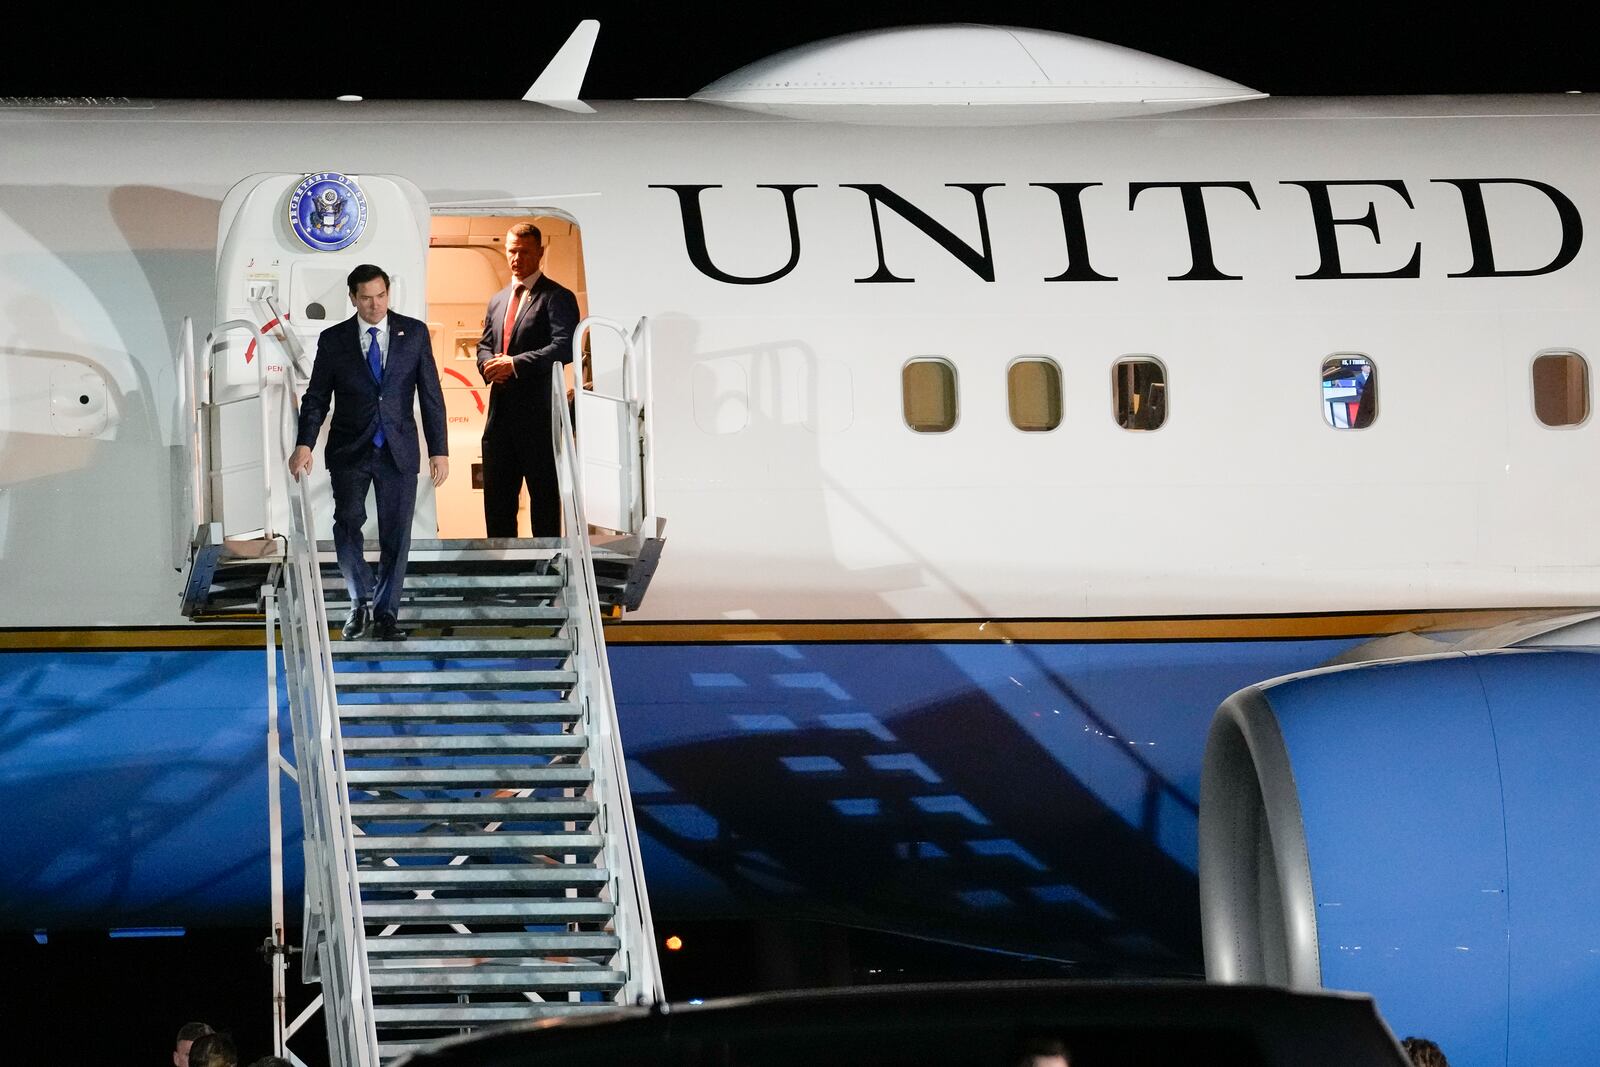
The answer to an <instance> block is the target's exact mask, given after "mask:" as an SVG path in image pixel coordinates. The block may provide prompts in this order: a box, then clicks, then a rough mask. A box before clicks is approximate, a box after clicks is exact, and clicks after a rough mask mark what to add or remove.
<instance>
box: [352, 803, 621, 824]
mask: <svg viewBox="0 0 1600 1067" xmlns="http://www.w3.org/2000/svg"><path fill="white" fill-rule="evenodd" d="M599 813H600V805H598V804H596V803H595V802H594V801H592V800H532V799H527V798H523V797H505V798H500V797H475V798H471V799H468V798H465V797H461V798H456V799H453V800H358V801H356V802H354V803H352V804H351V805H350V816H351V818H353V819H356V820H357V821H359V822H361V823H363V824H365V823H369V822H373V821H375V820H377V821H382V820H391V821H392V820H403V821H405V822H416V821H417V820H418V819H427V820H433V821H441V822H442V821H445V820H449V821H451V822H465V821H471V820H477V821H483V820H486V819H494V820H498V821H501V822H530V821H533V822H548V821H551V820H580V819H592V818H594V817H595V816H596V815H598V814H599Z"/></svg>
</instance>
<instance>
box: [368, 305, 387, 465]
mask: <svg viewBox="0 0 1600 1067" xmlns="http://www.w3.org/2000/svg"><path fill="white" fill-rule="evenodd" d="M367 336H369V337H371V338H372V343H371V344H369V345H367V366H369V367H371V368H372V380H373V381H375V382H377V383H378V385H379V386H380V387H381V386H382V385H383V349H381V348H379V347H378V328H377V327H376V326H368V327H367ZM372 447H373V448H382V447H383V415H382V414H381V409H380V414H379V415H378V432H377V434H375V435H374V436H373V438H372Z"/></svg>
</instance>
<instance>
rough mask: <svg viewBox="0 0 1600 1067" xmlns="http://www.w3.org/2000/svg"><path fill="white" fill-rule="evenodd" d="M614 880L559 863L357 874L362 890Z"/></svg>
mask: <svg viewBox="0 0 1600 1067" xmlns="http://www.w3.org/2000/svg"><path fill="white" fill-rule="evenodd" d="M610 879H611V872H610V871H608V870H606V869H605V868H604V867H596V866H593V865H591V864H577V863H558V864H552V865H550V866H541V867H535V866H531V865H529V864H526V863H516V864H496V865H492V866H490V865H480V866H472V867H469V866H465V865H463V864H455V865H454V866H449V867H418V866H404V867H364V868H362V869H361V870H359V871H358V872H357V874H356V882H357V884H359V885H360V886H361V888H362V889H374V890H380V889H381V890H386V891H387V890H403V889H477V888H484V887H490V886H493V887H512V888H515V887H532V886H539V887H541V888H543V887H546V886H554V887H558V888H591V889H592V888H594V887H596V886H603V885H605V884H606V883H607V882H608V881H610Z"/></svg>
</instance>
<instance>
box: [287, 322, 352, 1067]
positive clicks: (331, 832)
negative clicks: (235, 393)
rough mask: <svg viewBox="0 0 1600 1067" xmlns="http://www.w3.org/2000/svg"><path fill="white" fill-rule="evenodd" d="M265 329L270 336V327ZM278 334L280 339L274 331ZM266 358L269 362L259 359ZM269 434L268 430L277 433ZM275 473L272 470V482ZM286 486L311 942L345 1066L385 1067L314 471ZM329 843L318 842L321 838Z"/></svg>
mask: <svg viewBox="0 0 1600 1067" xmlns="http://www.w3.org/2000/svg"><path fill="white" fill-rule="evenodd" d="M263 336H267V334H266V333H265V331H263ZM274 339H275V340H277V338H274ZM260 363H261V364H263V365H264V364H265V363H266V360H265V359H264V358H263V359H262V360H260ZM258 375H259V378H260V382H261V401H262V406H263V408H264V409H265V408H266V407H267V405H268V396H267V384H266V373H265V370H264V369H262V370H258ZM279 388H280V389H281V391H282V397H281V399H280V401H279V404H278V411H279V416H280V428H281V430H282V437H281V442H282V448H281V451H282V453H283V454H282V455H281V456H278V457H272V456H268V457H267V466H268V467H269V468H270V467H271V466H273V463H274V460H276V462H278V463H282V464H285V465H287V462H288V459H289V455H290V454H291V453H292V451H293V448H294V440H295V436H296V429H297V427H298V423H299V400H298V398H297V397H296V396H295V390H294V383H293V381H292V380H291V378H290V376H288V375H285V377H284V379H283V381H282V383H281V385H280V386H279ZM269 439H270V438H269ZM271 478H272V476H271V474H268V475H267V476H266V485H267V487H268V488H269V490H270V486H271V484H272V481H271ZM285 488H286V489H287V490H288V497H289V508H290V519H289V524H288V526H289V528H288V530H287V531H285V533H284V535H283V536H284V537H285V541H286V550H285V553H284V566H283V574H282V580H283V583H284V587H285V591H286V593H287V595H286V596H285V597H284V598H283V602H284V605H285V612H284V632H283V635H282V636H283V639H284V640H283V646H284V654H285V660H286V663H285V666H286V668H287V670H286V671H285V674H286V676H287V677H286V681H287V682H288V685H289V689H290V710H291V715H292V720H293V724H294V735H295V750H296V764H297V770H298V778H299V783H300V801H301V810H302V813H303V815H304V818H305V822H306V830H305V834H306V843H307V848H306V893H307V911H308V913H310V912H318V913H320V922H318V923H316V924H315V925H316V926H317V927H318V929H317V930H313V929H312V926H313V923H312V922H308V924H307V927H308V928H307V930H306V931H305V935H304V936H305V942H306V944H307V945H308V946H309V947H310V949H311V951H310V952H308V953H307V957H308V962H309V957H312V956H314V955H315V954H316V948H317V946H316V944H315V940H314V938H315V935H316V934H317V933H318V932H320V934H321V936H322V937H323V938H324V947H325V949H326V958H322V959H317V960H316V961H315V964H316V965H317V966H316V967H315V969H314V970H313V968H311V967H308V968H307V972H308V974H307V978H308V980H310V975H311V974H312V973H315V974H317V975H318V976H319V977H320V979H321V981H322V982H323V1005H324V1009H325V1011H326V1012H327V1014H328V1029H329V1044H330V1049H331V1050H335V1052H336V1055H335V1058H336V1060H338V1061H339V1063H338V1064H337V1067H378V1038H377V1029H376V1023H375V1020H374V1014H373V1006H372V981H371V975H370V971H369V968H368V963H367V952H366V925H365V919H364V916H363V911H362V905H361V892H360V885H359V881H358V874H357V862H356V854H355V838H354V834H353V833H352V830H351V827H352V825H353V823H352V822H351V819H350V788H349V780H348V777H347V774H346V769H345V757H344V746H343V741H342V738H341V736H340V731H339V712H338V695H337V692H336V690H335V688H334V673H333V653H332V646H331V644H330V642H329V639H328V610H327V604H326V602H325V600H324V598H323V595H322V566H321V562H320V560H319V559H318V555H317V542H316V531H317V524H316V517H315V511H314V509H313V506H312V502H311V489H310V479H309V478H306V477H300V478H292V479H288V480H287V481H286V482H285ZM319 843H320V844H321V845H322V846H323V847H320V848H318V847H315V845H317V844H319Z"/></svg>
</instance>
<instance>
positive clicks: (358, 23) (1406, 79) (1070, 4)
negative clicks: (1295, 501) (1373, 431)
mask: <svg viewBox="0 0 1600 1067" xmlns="http://www.w3.org/2000/svg"><path fill="white" fill-rule="evenodd" d="M296 7H300V8H302V9H303V11H304V14H301V15H296V14H295V9H296ZM332 7H333V5H327V4H325V3H316V4H305V5H284V6H282V7H276V8H272V9H271V10H272V12H273V15H272V17H268V16H267V15H265V14H264V12H265V11H266V10H267V9H257V10H258V11H260V12H263V14H254V13H252V12H251V10H250V9H249V8H248V7H245V6H241V7H239V8H236V9H234V10H235V12H236V14H234V15H229V16H225V17H221V18H219V17H217V15H216V14H215V12H218V11H221V10H222V9H221V8H212V11H213V15H211V16H209V17H200V18H180V17H178V16H177V15H176V14H174V15H171V16H168V15H165V14H157V15H155V16H154V19H155V20H157V21H160V22H163V23H165V22H167V21H168V20H169V19H170V22H171V25H170V26H168V27H167V29H166V31H164V32H163V33H162V36H161V38H160V40H159V43H156V44H152V45H146V46H139V47H130V46H129V44H128V37H127V34H128V33H129V30H128V26H127V23H126V21H123V20H119V22H118V24H109V23H108V24H104V25H102V24H99V23H93V22H89V23H88V24H87V26H86V25H85V20H82V19H80V18H74V20H73V22H74V25H72V26H71V27H70V28H66V27H63V28H62V30H61V32H60V33H59V34H57V33H51V32H50V31H49V29H48V28H47V29H45V30H44V31H42V32H39V33H36V34H33V35H30V37H29V38H28V39H29V40H30V41H32V42H35V44H34V46H33V47H31V48H26V49H24V48H18V47H11V48H8V55H7V56H6V58H5V61H4V62H3V63H0V94H6V95H120V96H134V97H219V96H220V97H259V98H327V97H331V96H336V95H338V94H340V93H359V94H362V95H364V96H366V97H367V98H369V99H408V98H440V99H517V98H519V97H520V96H521V95H522V93H523V91H524V90H525V89H526V88H527V87H528V85H530V84H531V83H532V81H533V79H534V77H535V76H536V75H537V74H538V72H539V70H540V69H541V68H542V67H543V65H544V63H545V61H546V60H547V59H548V58H549V57H550V55H551V54H553V53H554V51H555V49H556V48H557V47H558V46H559V45H560V43H561V41H562V40H564V39H565V37H566V35H567V33H569V32H570V31H571V29H572V27H573V26H574V25H575V24H576V23H577V20H578V19H579V18H582V17H594V18H598V19H600V21H601V30H600V40H599V44H598V45H597V47H596V49H595V56H594V60H593V63H592V65H591V67H590V71H589V78H588V81H587V82H586V84H585V91H584V95H585V96H586V97H588V98H590V99H596V100H605V99H625V98H632V97H636V96H684V95H688V94H690V93H693V92H694V91H695V90H697V89H699V88H700V87H701V86H703V85H705V84H706V83H708V82H710V81H712V80H714V79H715V78H717V77H719V76H721V75H723V74H726V73H728V72H730V71H732V70H735V69H737V68H738V67H740V66H742V65H744V64H745V63H748V62H750V61H751V60H754V59H758V58H760V57H761V56H764V55H768V54H770V53H773V52H776V51H780V50H782V49H784V48H787V47H791V46H793V45H796V44H801V43H804V42H806V41H811V40H818V39H820V38H823V37H830V36H833V35H835V34H839V33H848V32H851V31H854V30H862V29H870V28H875V27H882V26H894V25H911V24H920V23H941V22H985V23H993V24H999V25H1015V26H1029V27H1035V28H1040V29H1051V30H1058V31H1061V32H1065V33H1074V34H1078V35H1081V36H1085V37H1092V38H1096V39H1099V40H1104V41H1109V42H1112V43H1115V44H1120V45H1125V46H1127V47H1130V48H1136V49H1139V50H1141V51H1146V52H1150V53H1153V54H1155V55H1159V56H1164V57H1166V58H1169V59H1173V60H1177V61H1178V62H1182V63H1188V64H1190V65H1192V66H1196V67H1199V68H1201V69H1202V70H1208V71H1211V72H1213V73H1216V74H1220V75H1222V76H1223V77H1227V78H1231V79H1233V80H1234V81H1238V82H1241V83H1243V84H1245V85H1248V86H1250V87H1252V88H1255V89H1260V90H1263V91H1265V92H1269V93H1273V94H1275V95H1291V96H1292V95H1320V94H1342V93H1471V92H1558V91H1562V90H1567V89H1583V90H1588V91H1597V90H1600V35H1597V34H1595V33H1594V32H1593V31H1594V30H1595V29H1597V28H1600V21H1597V17H1596V15H1595V14H1593V13H1592V12H1591V11H1590V9H1589V5H1580V4H1577V3H1572V4H1559V5H1557V4H1537V3H1533V4H1530V3H1516V2H1509V3H1508V2H1506V0H1501V2H1500V3H1497V4H1494V5H1492V6H1489V7H1486V8H1477V7H1473V8H1469V7H1468V5H1467V4H1465V3H1459V4H1454V5H1452V4H1448V3H1442V4H1441V3H1430V4H1426V5H1424V4H1421V3H1407V2H1397V3H1389V4H1380V3H1375V2H1371V0H1359V2H1341V0H1328V2H1324V3H1310V2H1304V0H1302V2H1296V3H1278V4H1264V3H1244V2H1241V0H1210V2H1208V0H1194V2H1192V3H1187V4H1182V5H1166V4H1148V3H1145V4H1141V3H1132V2H1127V0H1102V2H1101V3H1098V4H1090V3H1084V2H1083V0H1064V2H1060V3H1055V4H1044V3H1041V2H1039V0H1031V2H1011V0H965V2H954V0H927V2H923V3H918V4H898V3H895V4H889V3H874V2H872V0H858V2H856V3H853V4H843V3H829V4H804V3H800V4H781V3H775V2H773V0H751V2H749V3H746V4H728V3H719V4H713V3H705V2H700V3H679V4H673V3H657V4H653V5H644V4H622V3H600V4H592V3H591V4H582V3H579V4H574V5H554V4H538V5H533V4H519V5H517V6H515V7H514V8H513V7H508V6H507V5H504V4H482V5H476V4H475V5H471V6H465V5H460V4H459V3H458V4H436V5H432V6H431V7H430V8H426V9H424V8H421V7H412V6H409V5H400V6H397V7H395V8H394V9H393V11H394V13H393V14H388V15H385V14H381V13H378V12H379V11H380V9H379V7H378V6H377V5H367V4H362V5H354V6H352V7H351V8H350V10H351V12H352V14H351V15H350V16H349V17H348V18H346V19H344V20H342V21H339V22H338V29H337V31H336V32H335V34H334V39H335V40H336V42H337V43H336V44H333V45H329V44H327V43H324V41H323V39H322V37H321V35H320V34H319V32H318V31H317V30H316V28H315V27H316V26H317V24H318V22H319V18H318V17H317V14H316V13H320V12H325V11H327V10H329V9H330V8H332ZM557 8H559V9H560V10H562V11H563V12H565V13H564V14H562V15H560V16H549V17H546V16H543V15H541V12H542V11H550V10H554V9H557ZM150 10H156V9H150ZM422 10H432V11H436V12H441V13H444V15H443V16H442V17H441V16H429V17H426V18H424V17H421V16H419V15H417V14H415V12H418V11H422ZM506 10H515V11H517V12H518V14H517V15H516V16H515V19H514V21H513V23H512V24H510V25H502V26H496V25H494V24H493V23H492V21H490V20H488V19H487V18H486V15H487V13H489V12H495V11H506ZM1469 11H1472V12H1474V13H1473V14H1468V12H1469ZM1479 11H1486V12H1488V13H1487V14H1480V13H1476V12H1479ZM280 13H281V14H280ZM443 17H450V18H452V19H453V23H452V24H451V25H445V24H443V21H442V18H443ZM124 19H126V16H124ZM464 26H470V27H471V29H466V28H458V27H464ZM528 26H542V27H547V29H545V30H543V31H538V30H528V29H526V28H525V27H528ZM519 35H521V36H522V37H524V38H526V40H527V42H528V44H527V46H526V48H525V49H520V50H519V49H515V48H512V47H508V46H507V45H506V43H505V42H508V41H511V40H515V39H517V38H518V36H519ZM21 40H22V38H14V39H13V41H12V45H13V46H15V45H16V44H17V43H18V42H19V41H21ZM56 41H72V42H73V43H72V44H71V45H70V46H54V45H53V42H56ZM352 42H354V45H352ZM362 47H365V48H367V49H368V50H369V51H370V54H371V56H372V58H371V59H370V60H367V59H364V58H362V55H361V53H360V52H359V51H358V50H352V48H355V49H360V48H362Z"/></svg>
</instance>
